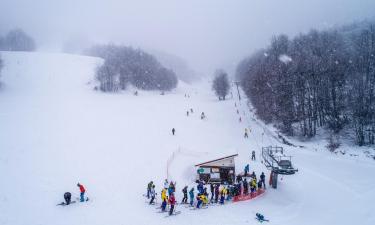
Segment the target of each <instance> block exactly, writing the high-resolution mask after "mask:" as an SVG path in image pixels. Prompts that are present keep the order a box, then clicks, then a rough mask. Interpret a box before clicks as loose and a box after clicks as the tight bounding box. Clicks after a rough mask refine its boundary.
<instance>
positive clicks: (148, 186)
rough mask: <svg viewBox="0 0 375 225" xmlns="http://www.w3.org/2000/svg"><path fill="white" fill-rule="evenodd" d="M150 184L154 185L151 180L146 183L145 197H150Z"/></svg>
mask: <svg viewBox="0 0 375 225" xmlns="http://www.w3.org/2000/svg"><path fill="white" fill-rule="evenodd" d="M152 185H154V182H153V181H151V182H150V183H148V184H147V198H148V199H150V191H151V188H152Z"/></svg>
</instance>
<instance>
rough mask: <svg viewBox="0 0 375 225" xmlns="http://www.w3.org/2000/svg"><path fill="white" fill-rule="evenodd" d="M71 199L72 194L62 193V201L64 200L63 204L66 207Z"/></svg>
mask: <svg viewBox="0 0 375 225" xmlns="http://www.w3.org/2000/svg"><path fill="white" fill-rule="evenodd" d="M71 198H72V194H71V193H70V192H65V193H64V200H65V204H66V205H69V204H70V202H71Z"/></svg>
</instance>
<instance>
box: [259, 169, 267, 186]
mask: <svg viewBox="0 0 375 225" xmlns="http://www.w3.org/2000/svg"><path fill="white" fill-rule="evenodd" d="M260 182H261V184H263V187H264V189H266V175H264V173H263V172H262V174H261V175H260Z"/></svg>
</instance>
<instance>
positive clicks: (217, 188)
mask: <svg viewBox="0 0 375 225" xmlns="http://www.w3.org/2000/svg"><path fill="white" fill-rule="evenodd" d="M219 188H220V184H216V186H215V203H217V202H218V200H219Z"/></svg>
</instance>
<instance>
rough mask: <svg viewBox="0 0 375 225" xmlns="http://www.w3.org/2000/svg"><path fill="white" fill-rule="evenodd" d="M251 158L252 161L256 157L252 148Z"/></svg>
mask: <svg viewBox="0 0 375 225" xmlns="http://www.w3.org/2000/svg"><path fill="white" fill-rule="evenodd" d="M251 160H252V161H255V160H256V159H255V151H254V150H253V151H252V152H251Z"/></svg>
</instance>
